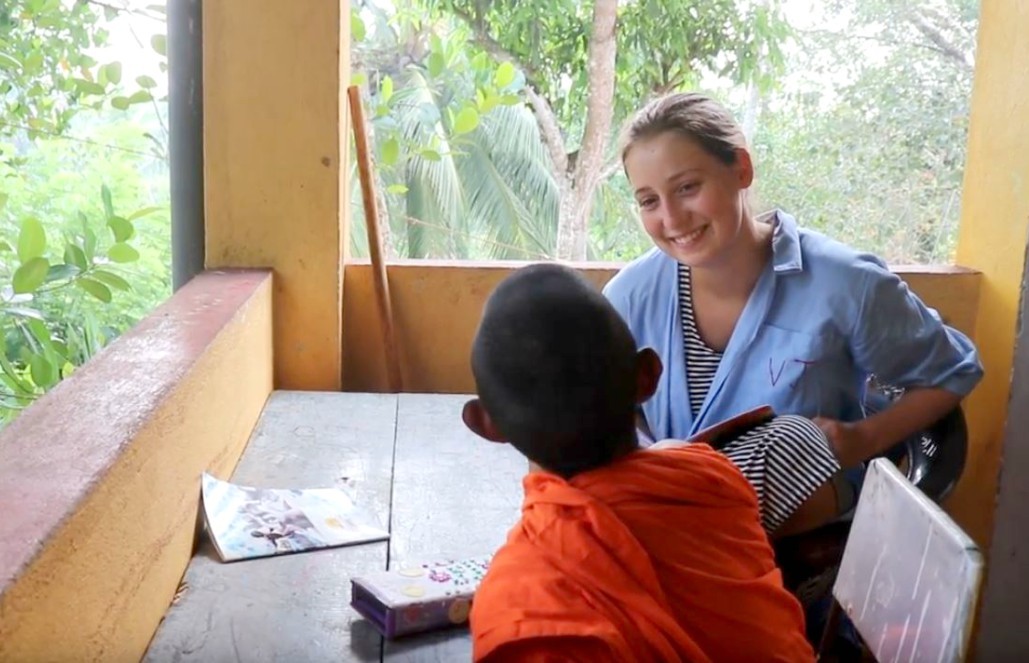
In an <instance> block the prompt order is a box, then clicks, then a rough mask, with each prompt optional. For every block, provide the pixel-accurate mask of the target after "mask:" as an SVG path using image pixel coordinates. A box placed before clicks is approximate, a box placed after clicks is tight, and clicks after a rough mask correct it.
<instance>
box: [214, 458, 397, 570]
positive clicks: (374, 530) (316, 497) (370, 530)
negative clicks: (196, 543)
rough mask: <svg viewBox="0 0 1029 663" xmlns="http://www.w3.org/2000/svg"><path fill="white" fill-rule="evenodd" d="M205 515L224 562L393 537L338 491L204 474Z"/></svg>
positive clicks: (347, 496)
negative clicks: (250, 483)
mask: <svg viewBox="0 0 1029 663" xmlns="http://www.w3.org/2000/svg"><path fill="white" fill-rule="evenodd" d="M203 510H204V516H205V520H206V522H207V530H208V533H209V536H210V537H211V540H212V541H213V542H214V545H215V548H217V550H218V555H219V556H220V557H221V559H222V561H225V562H231V561H235V560H239V559H247V558H253V557H268V556H271V555H283V554H289V553H295V552H302V551H305V550H316V549H319V548H331V547H336V546H346V545H352V544H355V543H366V542H370V541H383V540H386V539H388V538H389V532H387V531H386V530H385V529H382V528H381V527H379V524H378V522H376V519H375V518H374V517H372V516H370V515H369V514H367V513H365V512H364V511H363V510H362V509H360V508H359V507H358V506H357V505H355V504H354V502H353V500H351V498H350V496H349V495H347V493H346V492H344V491H343V490H340V489H336V488H307V489H279V488H254V487H250V486H239V485H236V484H232V483H229V482H227V481H221V480H220V479H218V478H216V477H214V476H212V475H210V474H207V473H206V472H205V473H204V477H203Z"/></svg>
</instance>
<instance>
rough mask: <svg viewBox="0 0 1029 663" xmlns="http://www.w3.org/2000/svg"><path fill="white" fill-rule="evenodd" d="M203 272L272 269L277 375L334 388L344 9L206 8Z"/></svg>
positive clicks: (277, 0) (341, 235)
mask: <svg viewBox="0 0 1029 663" xmlns="http://www.w3.org/2000/svg"><path fill="white" fill-rule="evenodd" d="M203 20H204V31H203V35H204V160H205V185H204V186H205V197H206V199H205V204H206V210H205V216H206V241H207V250H206V265H207V267H208V268H209V269H212V268H221V267H270V268H272V269H274V270H275V275H276V279H275V379H276V384H277V385H278V386H280V387H283V388H291V389H328V390H332V389H339V387H340V371H341V359H340V348H341V347H342V338H341V332H342V321H341V317H340V316H341V311H342V289H343V275H342V268H341V265H342V258H343V246H344V240H345V235H346V232H345V230H344V228H343V212H344V211H345V210H347V209H348V207H347V205H348V203H347V199H348V192H347V187H346V186H345V183H346V182H347V179H348V178H346V177H342V178H341V173H343V174H345V173H346V170H345V167H344V163H345V159H346V145H348V136H349V133H348V132H349V125H348V123H347V114H346V105H345V103H344V101H343V97H342V94H343V92H344V90H345V87H346V82H347V81H348V80H349V71H350V48H349V34H350V9H349V3H344V2H342V0H318V1H317V2H312V1H310V0H304V1H284V0H213V1H211V2H205V3H203Z"/></svg>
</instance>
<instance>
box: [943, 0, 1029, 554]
mask: <svg viewBox="0 0 1029 663" xmlns="http://www.w3.org/2000/svg"><path fill="white" fill-rule="evenodd" d="M1027 29H1029V2H1027V1H1026V0H983V2H982V6H981V10H980V24H979V43H978V51H977V54H976V71H975V85H974V90H973V94H972V117H971V125H970V127H969V137H968V158H967V162H966V165H965V182H964V191H963V194H962V201H961V208H962V216H961V232H960V236H959V240H958V251H957V262H958V263H959V264H961V265H967V266H968V267H972V268H975V269H978V270H981V271H982V273H983V281H982V294H981V297H980V306H979V312H978V318H977V321H976V340H977V343H978V346H979V349H980V351H981V352H982V356H983V362H984V364H985V367H986V375H985V377H984V379H983V383H982V385H981V386H980V387H979V388H978V389H977V390H976V391H975V392H974V393H973V394H972V396H971V397H970V399H969V403H968V411H969V426H970V428H971V435H972V449H971V453H970V454H969V465H968V469H967V470H966V473H965V480H964V481H963V482H962V485H961V486H959V488H958V491H957V493H956V494H955V497H954V500H953V502H954V504H953V512H954V514H955V516H956V518H957V520H958V521H959V522H960V523H961V524H962V525H963V526H964V527H965V528H966V529H967V530H968V531H969V533H970V534H971V535H972V536H973V537H974V538H975V539H976V540H977V541H979V542H980V543H982V544H987V543H988V537H989V532H990V528H991V525H992V520H993V509H994V505H995V494H996V485H997V470H998V466H999V455H1000V444H1001V436H1002V434H1003V429H1004V422H1005V419H1006V416H1007V407H1008V396H1009V393H1010V383H1011V365H1012V364H1011V362H1012V355H1013V348H1014V340H1015V328H1016V325H1017V322H1018V321H1017V311H1018V304H1019V296H1020V290H1021V285H1022V273H1023V269H1024V265H1025V257H1026V236H1027V235H1026V232H1027V229H1029V121H1027V119H1026V118H1029V40H1027V38H1026V30H1027Z"/></svg>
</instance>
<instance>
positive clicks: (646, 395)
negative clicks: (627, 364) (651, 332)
mask: <svg viewBox="0 0 1029 663" xmlns="http://www.w3.org/2000/svg"><path fill="white" fill-rule="evenodd" d="M663 370H664V368H663V367H662V366H661V358H660V357H658V356H657V353H656V352H654V351H653V350H652V349H651V348H643V349H642V350H640V351H639V352H637V353H636V402H637V403H645V402H646V401H648V400H650V397H651V396H653V395H654V392H656V391H657V383H658V381H659V380H660V379H661V372H662V371H663Z"/></svg>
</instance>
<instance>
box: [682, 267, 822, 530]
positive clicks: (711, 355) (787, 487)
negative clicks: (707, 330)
mask: <svg viewBox="0 0 1029 663" xmlns="http://www.w3.org/2000/svg"><path fill="white" fill-rule="evenodd" d="M679 311H680V315H681V318H682V338H683V350H684V354H685V357H686V366H687V378H688V379H687V384H688V385H689V402H690V409H692V411H693V414H694V416H696V415H697V413H698V412H699V411H700V408H701V406H702V405H703V404H704V399H705V398H707V392H708V391H710V389H711V383H712V382H713V381H714V378H715V373H716V372H717V371H718V365H719V364H720V363H721V361H722V353H720V352H716V351H715V350H712V349H711V348H710V347H709V346H708V345H707V343H705V342H704V339H702V338H701V337H700V332H699V331H698V330H697V323H696V318H695V315H694V312H693V287H692V283H691V281H690V268H689V267H686V266H685V265H682V264H680V265H679ZM722 453H724V454H725V455H726V456H727V457H728V458H729V460H731V461H732V462H733V464H735V465H736V467H738V468H739V469H740V472H742V473H743V476H745V477H746V478H747V480H748V481H749V482H750V484H751V485H752V486H753V487H754V492H756V493H757V497H758V502H759V504H760V506H761V522H762V524H763V525H764V527H765V529H766V530H767V531H768V532H774V531H775V530H776V529H778V528H779V527H780V526H781V525H782V524H783V523H784V522H786V520H788V519H789V517H790V516H791V515H793V513H794V512H795V511H796V510H797V508H798V507H799V506H800V505H801V504H803V503H804V502H805V501H806V500H807V499H808V498H809V497H811V495H812V494H813V493H814V492H815V490H817V489H818V487H819V486H821V485H823V484H825V483H827V482H828V481H830V480H831V479H832V477H833V476H834V475H835V474H836V473H837V472H839V471H840V464H839V462H838V461H837V460H836V456H835V454H834V453H833V452H832V450H831V448H830V447H829V442H828V440H827V439H826V437H825V433H823V432H822V430H821V429H820V428H818V426H816V425H815V424H814V422H812V421H811V420H810V419H807V418H805V417H800V416H791V415H786V416H781V415H780V416H777V417H776V418H775V419H773V420H772V421H770V422H768V423H766V424H763V425H761V426H758V427H757V428H754V429H752V430H750V431H748V432H747V433H745V434H743V435H741V436H740V437H738V438H737V439H735V440H733V441H732V442H730V443H729V444H727V445H726V446H725V447H724V448H723V449H722Z"/></svg>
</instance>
